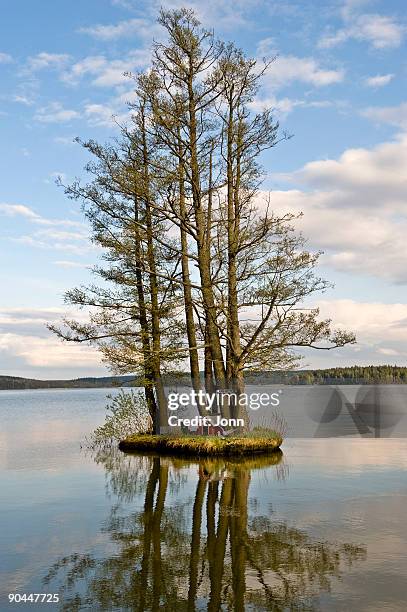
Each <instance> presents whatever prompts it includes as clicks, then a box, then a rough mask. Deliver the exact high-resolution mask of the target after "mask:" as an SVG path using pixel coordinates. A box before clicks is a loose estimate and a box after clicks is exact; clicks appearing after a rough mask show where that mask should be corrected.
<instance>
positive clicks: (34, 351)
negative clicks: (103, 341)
mask: <svg viewBox="0 0 407 612" xmlns="http://www.w3.org/2000/svg"><path fill="white" fill-rule="evenodd" d="M0 353H5V354H6V355H8V359H11V358H13V357H14V358H15V357H17V358H20V360H21V361H22V364H23V365H25V366H31V367H36V368H44V369H45V368H47V369H48V368H71V367H72V364H75V367H76V368H85V367H94V366H97V365H100V363H101V357H100V354H99V353H98V352H97V351H96V350H95V349H92V348H91V347H87V346H82V345H77V344H72V343H66V342H64V343H62V342H61V341H60V340H58V339H57V338H53V337H48V338H38V337H36V336H29V335H28V336H26V335H21V336H20V335H17V334H2V335H1V337H0Z"/></svg>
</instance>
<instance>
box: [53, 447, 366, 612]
mask: <svg viewBox="0 0 407 612" xmlns="http://www.w3.org/2000/svg"><path fill="white" fill-rule="evenodd" d="M281 458H282V454H273V455H271V456H268V457H261V458H257V459H251V460H239V461H233V460H230V459H227V460H224V461H222V460H215V461H199V462H198V461H196V462H192V463H191V461H183V460H181V459H168V458H160V457H145V456H144V457H135V456H130V457H129V456H125V455H122V454H121V453H120V454H119V453H116V452H115V451H112V450H110V451H106V452H105V453H104V452H99V453H98V455H97V456H96V460H97V461H98V462H102V463H103V464H104V466H105V469H106V476H107V483H108V487H109V490H110V492H112V493H114V495H115V496H116V497H117V500H118V503H117V504H115V505H114V506H113V507H112V509H111V513H110V515H109V517H108V519H107V521H106V523H105V525H104V527H103V529H102V532H103V533H104V534H105V537H107V539H108V541H109V544H107V545H106V548H105V554H104V556H103V557H98V556H96V555H83V554H82V555H80V554H74V555H70V556H68V557H64V558H62V559H60V560H58V561H57V562H56V563H55V564H54V565H53V566H52V567H51V569H50V570H49V572H48V574H47V576H46V577H45V579H44V582H45V583H46V584H49V583H50V582H54V581H57V582H58V584H59V592H60V593H61V598H62V600H63V604H62V609H64V610H81V609H84V608H86V607H89V608H91V609H94V610H115V609H116V610H135V611H140V612H144V611H146V610H169V611H174V610H179V611H180V612H181V611H183V610H188V611H195V610H209V611H212V612H214V611H217V610H236V611H240V610H245V609H248V610H273V611H280V610H281V611H283V610H296V611H297V610H298V611H300V610H304V611H305V610H313V609H315V601H317V599H318V595H319V594H320V593H321V592H322V591H329V589H330V584H331V580H332V578H333V577H339V576H340V575H341V573H342V571H343V569H344V567H346V566H347V565H351V564H352V563H354V562H355V561H360V560H362V559H364V558H365V555H366V551H365V549H364V548H363V547H359V546H354V545H351V544H337V543H332V542H326V541H325V542H320V541H318V542H316V541H314V540H313V539H312V538H311V537H310V536H309V535H308V534H307V533H306V532H305V531H303V530H300V529H297V528H296V527H293V526H290V525H288V524H287V523H286V522H283V521H275V520H272V519H271V518H270V517H268V516H262V515H257V514H255V515H254V516H251V515H250V516H249V513H248V493H249V485H250V478H251V472H252V471H253V470H255V469H261V468H265V469H267V470H270V469H271V470H273V471H275V473H276V475H277V476H278V477H281V475H284V470H283V471H281V468H280V470H279V472H278V473H277V471H276V470H277V468H278V466H279V465H280V466H281ZM195 471H196V472H197V478H195V480H196V486H195V494H194V497H193V500H189V499H187V498H185V497H183V496H182V495H181V494H182V493H183V492H184V488H183V486H182V485H183V484H185V479H184V478H183V476H185V473H187V475H188V478H189V479H191V478H192V477H193V476H194V473H195ZM181 499H182V500H183V501H180V500H181ZM130 506H131V507H132V508H133V510H130ZM107 551H110V552H109V553H108V552H107Z"/></svg>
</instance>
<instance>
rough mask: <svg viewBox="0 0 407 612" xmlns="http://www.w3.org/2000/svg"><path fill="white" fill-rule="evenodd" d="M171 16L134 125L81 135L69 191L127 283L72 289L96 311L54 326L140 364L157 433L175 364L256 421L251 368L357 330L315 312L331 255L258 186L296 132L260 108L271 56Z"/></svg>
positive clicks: (115, 277) (280, 361)
mask: <svg viewBox="0 0 407 612" xmlns="http://www.w3.org/2000/svg"><path fill="white" fill-rule="evenodd" d="M159 23H160V24H161V25H162V26H163V27H164V29H165V30H166V33H167V41H166V42H163V43H156V44H155V45H154V47H153V53H152V64H151V68H150V70H149V71H147V72H146V73H145V74H142V75H137V76H133V75H129V76H130V77H131V78H133V79H134V82H135V89H136V102H134V103H133V104H132V105H131V109H132V119H131V121H130V123H129V125H128V126H120V131H121V137H120V139H119V140H117V141H116V143H115V144H114V145H110V146H107V147H103V146H101V145H99V144H97V143H94V142H93V141H90V142H88V143H84V146H85V147H86V148H87V149H88V150H89V151H90V153H92V154H93V155H94V156H96V159H97V163H96V164H89V165H88V166H87V170H88V172H90V173H91V174H93V177H94V180H93V181H92V182H91V183H90V184H89V185H87V186H86V185H85V186H81V185H80V184H79V183H74V185H72V186H68V187H67V194H68V195H69V196H70V197H74V198H78V199H81V200H82V201H84V202H85V208H86V214H87V216H88V218H89V220H90V221H91V227H92V235H93V240H94V241H95V242H96V243H97V244H98V245H100V246H101V247H102V249H104V252H105V259H106V260H107V261H108V262H109V264H110V265H109V266H108V268H107V269H104V270H102V269H100V268H97V269H96V270H95V272H96V274H97V275H98V276H100V277H101V278H102V280H103V281H107V282H109V283H111V284H112V285H113V287H114V290H112V289H107V288H105V287H103V288H100V287H95V286H93V285H92V286H91V287H88V289H87V290H85V289H81V290H76V291H73V292H69V293H68V294H67V300H68V302H70V303H72V304H75V305H80V306H91V307H95V308H96V312H97V314H96V315H93V318H91V323H90V324H86V325H84V324H80V323H78V322H77V321H66V325H67V328H68V332H66V331H63V330H61V329H59V330H58V329H55V328H52V329H54V331H57V333H58V334H59V335H60V336H61V337H63V338H65V339H67V340H73V341H79V342H82V341H83V342H85V341H86V342H91V343H95V344H96V345H97V346H98V347H99V348H100V349H101V350H102V352H103V353H104V355H105V358H106V360H107V361H108V362H109V363H111V364H112V366H113V367H114V368H115V369H116V370H118V371H120V372H133V371H134V369H135V368H141V369H142V370H143V371H144V374H145V381H146V384H145V388H146V399H147V402H148V403H149V406H150V407H151V414H152V415H154V422H155V424H156V431H158V429H159V427H164V426H165V425H166V405H165V404H166V401H165V393H164V389H163V383H162V372H163V371H164V370H165V368H166V367H172V368H174V367H177V364H179V363H180V362H182V360H184V361H185V359H187V361H188V363H189V369H190V373H191V383H192V386H193V388H194V389H195V391H199V390H200V389H201V387H202V381H201V376H200V364H202V363H203V365H204V382H205V386H206V389H207V391H213V390H222V391H225V390H227V391H229V392H232V393H231V397H232V398H234V401H232V405H231V406H229V402H223V403H222V402H221V406H220V409H221V412H222V415H223V416H233V417H234V418H244V419H245V422H246V426H248V415H247V411H246V409H245V407H244V404H243V402H241V401H239V399H238V398H239V396H241V395H242V394H243V392H244V371H245V370H248V369H257V370H258V369H262V368H264V369H269V370H270V369H283V368H290V367H292V366H293V365H294V364H295V363H296V362H297V361H298V356H297V355H296V353H295V352H294V351H295V350H296V349H301V347H312V348H317V349H320V350H329V349H331V348H335V347H340V346H344V345H345V344H347V343H349V342H354V340H355V339H354V335H353V334H351V333H348V332H344V331H335V330H332V329H331V324H330V321H329V320H326V321H321V320H320V319H319V313H318V311H317V310H316V309H311V310H310V309H307V308H306V306H305V303H306V301H307V300H309V298H311V297H312V296H313V295H314V294H315V293H316V292H319V291H323V290H324V289H325V288H326V287H327V285H328V283H326V282H325V281H324V280H322V279H320V278H318V276H317V275H316V272H315V267H316V265H317V261H318V256H319V254H318V253H316V254H314V253H310V252H309V251H308V250H307V249H306V243H305V240H304V238H303V237H302V236H300V235H298V234H296V233H295V231H294V227H293V226H294V224H295V221H296V219H297V217H296V216H295V215H293V214H290V213H288V214H278V212H276V211H272V198H271V197H270V196H268V195H264V194H263V193H262V191H261V185H262V181H263V174H264V172H263V169H262V166H261V163H260V161H261V155H262V153H263V152H264V151H265V150H267V149H269V148H272V147H275V146H276V145H277V144H278V143H279V142H280V141H281V140H282V139H286V138H287V135H286V134H284V133H282V134H280V130H279V125H278V123H277V122H275V121H274V119H273V116H272V113H271V110H270V109H266V110H264V111H262V112H255V110H253V108H254V107H253V102H254V101H255V96H256V95H257V93H258V90H259V88H260V86H261V80H262V76H263V74H264V70H265V68H266V67H267V65H262V66H259V65H258V63H257V62H256V61H255V60H253V59H251V58H247V57H246V56H245V55H244V54H243V52H242V51H241V50H239V49H237V48H236V47H235V46H234V45H233V44H225V43H223V42H220V41H217V40H216V39H215V37H214V34H213V33H212V32H209V31H207V30H204V29H202V28H201V26H200V24H199V22H198V20H197V19H196V17H195V15H194V13H193V12H192V11H190V10H186V9H181V10H175V11H164V10H162V11H161V12H160V16H159ZM198 408H199V410H200V412H201V413H202V412H204V411H205V406H204V405H200V406H199V407H198ZM158 412H159V413H160V414H159V415H158Z"/></svg>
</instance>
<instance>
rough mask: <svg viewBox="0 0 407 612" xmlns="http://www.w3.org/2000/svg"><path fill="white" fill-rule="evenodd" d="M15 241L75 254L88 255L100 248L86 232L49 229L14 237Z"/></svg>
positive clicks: (34, 246)
mask: <svg viewBox="0 0 407 612" xmlns="http://www.w3.org/2000/svg"><path fill="white" fill-rule="evenodd" d="M13 241H14V242H17V243H19V244H24V245H25V246H28V247H33V248H36V249H43V250H48V251H63V252H65V253H71V254H74V255H86V254H89V253H93V252H95V251H97V250H98V247H97V246H95V245H94V244H93V243H91V242H90V241H89V237H88V235H87V233H86V232H69V231H58V230H53V229H48V230H41V231H37V232H34V233H33V234H27V235H23V236H20V237H18V238H13Z"/></svg>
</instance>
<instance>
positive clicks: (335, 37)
mask: <svg viewBox="0 0 407 612" xmlns="http://www.w3.org/2000/svg"><path fill="white" fill-rule="evenodd" d="M366 4H370V2H367V1H363V0H362V1H361V0H347V1H345V2H344V4H343V6H342V9H341V16H342V19H343V21H344V27H343V28H340V29H339V30H336V31H335V32H328V33H327V34H325V35H324V36H323V37H322V38H321V40H320V41H319V47H321V48H323V49H330V48H332V47H335V46H337V45H339V44H341V43H343V42H346V41H348V40H357V41H362V42H367V43H368V44H370V45H371V46H372V47H373V48H374V49H391V48H395V47H399V46H400V45H401V43H402V41H403V38H404V34H405V31H406V28H405V26H404V25H402V24H400V21H399V20H397V18H395V17H389V16H388V15H378V14H376V13H362V12H361V9H362V8H363V6H364V5H366Z"/></svg>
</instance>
